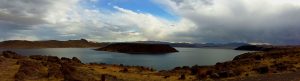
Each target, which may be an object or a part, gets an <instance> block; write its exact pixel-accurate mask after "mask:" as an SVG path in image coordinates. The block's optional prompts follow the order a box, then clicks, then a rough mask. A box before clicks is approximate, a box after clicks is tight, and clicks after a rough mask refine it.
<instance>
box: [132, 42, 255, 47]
mask: <svg viewBox="0 0 300 81" xmlns="http://www.w3.org/2000/svg"><path fill="white" fill-rule="evenodd" d="M136 43H147V44H169V45H170V46H172V47H189V48H230V49H233V48H236V47H239V46H243V45H249V44H248V43H236V42H233V43H189V42H162V41H136Z"/></svg>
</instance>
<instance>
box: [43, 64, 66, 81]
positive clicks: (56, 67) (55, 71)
mask: <svg viewBox="0 0 300 81" xmlns="http://www.w3.org/2000/svg"><path fill="white" fill-rule="evenodd" d="M47 67H48V77H49V78H51V77H53V78H64V74H63V73H62V71H61V68H62V67H61V65H60V64H57V63H51V62H48V64H47Z"/></svg>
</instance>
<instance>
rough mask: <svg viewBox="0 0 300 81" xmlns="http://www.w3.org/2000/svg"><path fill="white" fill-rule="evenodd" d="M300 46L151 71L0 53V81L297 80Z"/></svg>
mask: <svg viewBox="0 0 300 81" xmlns="http://www.w3.org/2000/svg"><path fill="white" fill-rule="evenodd" d="M299 58H300V49H299V48H290V49H276V50H268V51H261V52H252V53H245V54H242V55H239V56H236V57H235V58H234V59H233V60H232V61H228V62H222V63H217V64H216V65H213V66H193V67H186V66H185V67H177V68H174V69H173V70H170V71H155V70H153V69H151V68H146V67H139V66H124V65H110V64H94V63H90V64H83V63H81V62H80V60H79V59H77V58H76V57H74V58H71V59H70V58H64V57H63V58H58V57H55V56H39V55H35V56H21V55H18V54H16V53H14V52H11V51H4V52H2V54H1V55H0V81H62V80H64V81H213V80H216V81H300V59H299Z"/></svg>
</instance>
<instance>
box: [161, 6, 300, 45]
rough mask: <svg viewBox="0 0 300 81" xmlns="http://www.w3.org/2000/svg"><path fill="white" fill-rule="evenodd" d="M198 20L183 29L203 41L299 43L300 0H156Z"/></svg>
mask: <svg viewBox="0 0 300 81" xmlns="http://www.w3.org/2000/svg"><path fill="white" fill-rule="evenodd" d="M157 2H158V3H160V4H162V5H165V6H166V7H168V8H169V10H170V11H172V12H174V13H177V15H179V16H181V17H183V18H186V19H189V20H191V21H193V22H194V23H195V24H197V29H196V30H194V31H193V32H187V33H183V35H184V36H190V37H192V38H195V39H193V40H194V41H203V42H231V41H240V42H270V43H276V44H287V43H290V44H295V43H298V44H299V43H300V36H299V34H300V33H299V32H298V31H297V30H300V24H299V23H298V21H299V20H300V15H299V14H300V12H299V11H300V1H299V0H164V1H161V0H159V1H158V0H157Z"/></svg>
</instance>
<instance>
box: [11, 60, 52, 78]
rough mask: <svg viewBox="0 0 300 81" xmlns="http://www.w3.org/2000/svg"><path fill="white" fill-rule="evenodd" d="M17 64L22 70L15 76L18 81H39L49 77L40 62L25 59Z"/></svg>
mask: <svg viewBox="0 0 300 81" xmlns="http://www.w3.org/2000/svg"><path fill="white" fill-rule="evenodd" d="M17 64H20V69H19V71H18V72H17V73H16V75H15V79H16V80H17V81H19V80H21V81H23V80H37V79H39V78H43V77H45V76H47V72H45V71H46V70H45V69H44V66H43V65H42V63H40V62H37V61H33V60H28V59H24V60H18V62H17Z"/></svg>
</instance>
